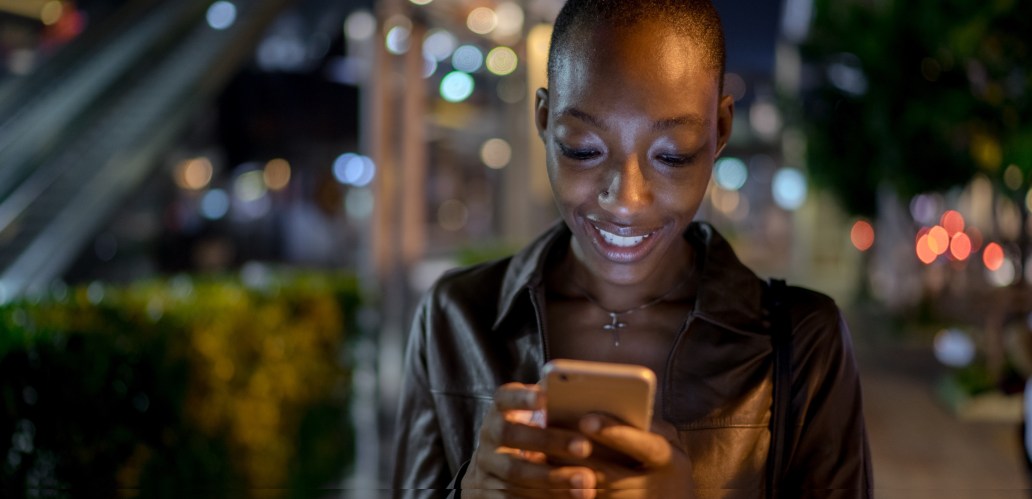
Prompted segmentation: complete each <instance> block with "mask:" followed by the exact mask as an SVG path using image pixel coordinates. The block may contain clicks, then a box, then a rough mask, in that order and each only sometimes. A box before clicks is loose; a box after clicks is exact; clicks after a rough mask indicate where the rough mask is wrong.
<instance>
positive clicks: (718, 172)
mask: <svg viewBox="0 0 1032 499" xmlns="http://www.w3.org/2000/svg"><path fill="white" fill-rule="evenodd" d="M713 178H714V180H716V182H717V184H718V185H720V186H721V187H723V188H725V189H727V190H731V191H737V190H738V189H741V188H742V186H744V185H745V181H746V180H748V179H749V170H748V169H747V168H746V167H745V162H744V161H742V160H740V159H738V158H733V157H728V158H721V159H719V160H717V164H716V166H715V167H714V172H713Z"/></svg>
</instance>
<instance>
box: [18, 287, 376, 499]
mask: <svg viewBox="0 0 1032 499" xmlns="http://www.w3.org/2000/svg"><path fill="white" fill-rule="evenodd" d="M357 304H358V292H357V285H356V282H355V280H354V279H352V278H350V277H341V276H321V275H283V276H266V278H265V279H264V280H263V282H262V283H260V284H257V285H256V284H255V283H252V286H250V287H249V286H245V285H243V284H242V283H240V282H237V281H235V280H233V279H225V278H222V279H216V278H209V279H200V280H192V279H189V278H186V277H178V278H174V279H172V280H170V281H154V282H144V283H138V284H133V285H130V286H127V287H120V288H115V287H107V288H105V287H103V286H100V285H98V284H94V285H93V286H91V287H89V288H85V287H84V288H76V289H72V290H69V291H68V292H66V293H63V295H62V296H57V297H51V298H47V299H44V300H40V301H23V302H18V303H13V304H8V305H5V306H2V307H0V460H2V461H0V496H5V497H18V496H24V495H35V496H50V495H58V496H62V495H78V493H79V492H81V491H89V492H90V493H91V494H94V493H100V494H102V495H113V494H114V492H115V491H116V490H118V489H126V488H128V489H138V490H139V491H140V492H141V493H142V494H143V495H145V496H159V497H179V496H182V495H183V494H184V492H187V491H190V492H196V491H209V492H211V491H214V492H217V491H233V495H248V492H246V491H252V490H256V489H258V488H263V487H274V488H281V489H282V488H286V489H291V490H302V489H304V488H311V487H313V486H320V485H324V484H327V483H330V482H332V481H333V480H335V479H338V478H339V477H340V475H341V474H342V472H343V471H344V470H345V469H346V467H347V466H348V465H349V464H350V462H351V460H352V458H353V455H352V453H353V444H352V442H353V441H354V438H353V430H352V428H350V425H349V423H348V418H347V403H348V394H349V387H350V384H349V373H350V371H349V367H348V366H346V365H341V360H340V359H341V358H344V357H345V354H346V347H347V344H346V336H345V331H346V330H348V329H350V328H352V327H353V326H354V324H353V322H352V318H353V317H354V314H353V312H354V311H355V309H356V307H357ZM220 495H221V494H220Z"/></svg>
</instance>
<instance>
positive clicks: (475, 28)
mask: <svg viewBox="0 0 1032 499" xmlns="http://www.w3.org/2000/svg"><path fill="white" fill-rule="evenodd" d="M497 26H498V14H496V13H495V11H494V10H491V9H490V8H489V7H477V8H475V9H473V10H471V11H470V13H469V16H467V17H466V27H467V28H469V30H470V31H472V32H474V33H476V34H478V35H486V34H488V33H490V32H492V31H494V29H495V27H497Z"/></svg>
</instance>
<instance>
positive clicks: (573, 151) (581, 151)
mask: <svg viewBox="0 0 1032 499" xmlns="http://www.w3.org/2000/svg"><path fill="white" fill-rule="evenodd" d="M556 144H557V145H558V146H559V150H560V151H561V152H562V153H563V156H566V157H567V158H570V159H572V160H574V161H588V160H591V159H595V158H597V157H599V156H601V155H602V153H601V152H600V151H598V150H597V149H592V148H590V147H586V148H577V147H569V146H567V145H565V144H563V143H562V142H556Z"/></svg>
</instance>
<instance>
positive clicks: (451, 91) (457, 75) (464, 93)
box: [441, 71, 474, 102]
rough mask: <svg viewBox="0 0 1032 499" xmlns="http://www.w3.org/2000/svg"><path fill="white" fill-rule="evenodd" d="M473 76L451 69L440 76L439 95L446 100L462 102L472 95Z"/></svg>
mask: <svg viewBox="0 0 1032 499" xmlns="http://www.w3.org/2000/svg"><path fill="white" fill-rule="evenodd" d="M473 88H474V84H473V77H472V76H470V75H469V74H467V73H464V72H462V71H452V72H451V73H448V74H447V75H445V76H444V78H441V97H442V98H443V99H444V100H446V101H448V102H462V101H464V100H466V99H468V98H469V96H470V95H473Z"/></svg>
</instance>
